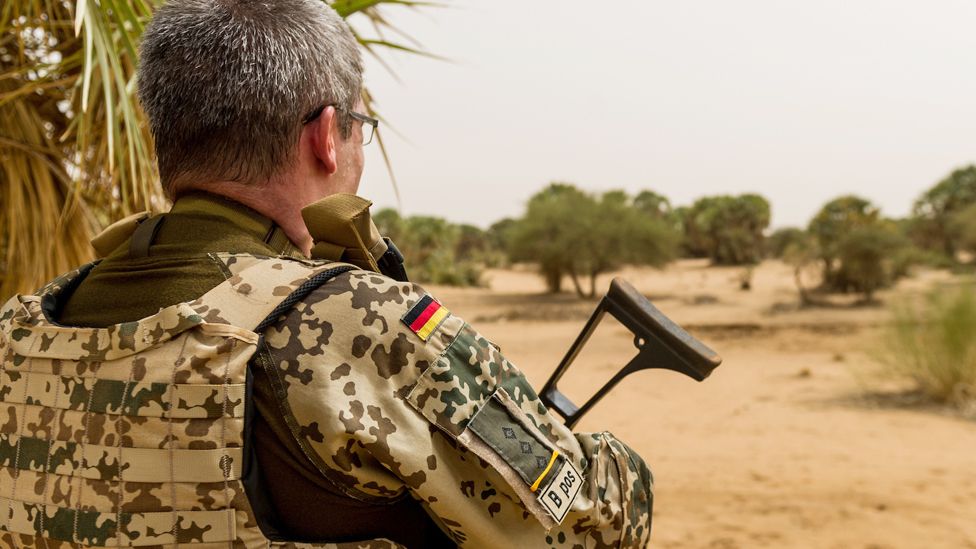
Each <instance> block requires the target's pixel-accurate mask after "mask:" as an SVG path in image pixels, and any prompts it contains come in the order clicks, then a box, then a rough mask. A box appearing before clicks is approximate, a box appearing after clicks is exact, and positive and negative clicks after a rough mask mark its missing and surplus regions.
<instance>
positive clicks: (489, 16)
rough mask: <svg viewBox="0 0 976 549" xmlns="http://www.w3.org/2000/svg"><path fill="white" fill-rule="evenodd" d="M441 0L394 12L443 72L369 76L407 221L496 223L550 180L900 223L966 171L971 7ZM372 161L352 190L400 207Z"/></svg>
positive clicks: (973, 35)
mask: <svg viewBox="0 0 976 549" xmlns="http://www.w3.org/2000/svg"><path fill="white" fill-rule="evenodd" d="M444 1H445V3H448V4H451V5H452V6H453V7H452V8H448V9H429V10H424V11H423V12H421V13H420V14H417V13H412V12H410V11H409V10H401V9H397V8H391V9H390V10H389V11H388V14H389V15H390V19H391V20H392V21H393V22H394V23H396V24H397V25H399V26H400V27H402V28H403V29H404V30H406V31H408V32H409V33H410V34H412V35H413V36H414V37H416V38H417V39H418V40H419V41H420V42H422V44H423V45H424V47H425V48H426V49H427V50H429V51H432V52H434V53H438V54H443V55H445V56H448V57H450V58H451V59H452V60H454V62H453V63H444V62H439V61H434V60H429V59H421V58H416V57H412V56H406V55H396V56H394V57H393V58H392V59H390V58H389V56H388V57H387V58H388V59H390V64H391V65H392V66H393V68H394V70H395V71H396V74H397V77H398V78H399V80H400V81H399V82H398V81H397V80H396V79H394V78H393V77H391V76H390V75H389V73H388V72H387V71H386V70H385V69H383V68H382V67H381V66H380V65H379V64H377V63H376V62H370V63H369V65H368V69H367V70H368V72H367V83H368V85H369V86H370V88H371V90H372V91H373V93H374V95H375V96H376V97H377V99H378V102H379V104H378V107H379V109H380V111H381V113H382V114H383V115H384V116H386V117H387V118H389V119H390V121H391V122H392V123H393V125H395V126H396V129H397V130H399V132H400V133H401V134H402V135H403V137H402V138H401V137H398V136H397V135H395V134H392V133H390V132H387V134H386V135H387V139H388V140H389V148H390V154H391V156H392V160H393V163H394V166H395V170H396V175H397V178H398V180H399V182H400V191H401V194H402V197H403V200H402V206H403V212H404V213H405V214H408V215H409V214H420V213H423V214H435V215H441V216H443V217H447V218H449V219H451V220H454V221H466V222H472V223H475V224H478V225H481V226H487V225H488V224H490V223H491V222H493V221H495V220H497V219H500V218H502V217H504V216H517V215H519V214H520V213H521V212H522V209H523V206H524V204H525V200H526V199H527V198H528V197H529V196H531V195H532V194H533V193H535V192H536V191H538V190H539V189H541V188H542V187H543V186H544V185H545V184H547V183H548V182H549V181H553V180H560V181H568V182H572V183H575V184H577V185H579V186H580V187H582V188H585V189H588V190H594V191H596V190H605V189H611V188H623V189H626V190H628V191H631V192H636V191H639V190H640V189H645V188H650V189H653V190H655V191H658V192H661V193H663V194H665V195H667V196H668V197H670V198H671V200H672V202H674V203H675V204H679V205H680V204H687V203H690V202H692V201H693V200H694V199H696V198H697V197H700V196H703V195H708V194H718V193H742V192H758V193H761V194H763V195H765V196H766V197H767V198H768V199H769V200H770V201H771V202H772V205H773V225H774V226H784V225H795V224H805V223H806V222H807V221H808V220H809V218H810V217H811V216H812V215H813V214H814V213H815V211H816V210H817V209H818V208H819V207H820V206H821V205H822V204H823V203H824V202H826V201H827V200H829V199H830V198H833V197H835V196H837V195H840V194H843V193H850V192H856V193H858V194H861V195H863V196H866V197H868V198H870V199H871V200H873V201H875V202H876V203H878V204H880V205H881V206H882V208H883V210H884V212H885V213H886V214H887V215H904V214H906V213H907V212H908V211H909V209H910V207H911V203H912V201H913V200H914V199H915V197H916V196H918V194H919V193H920V192H921V191H922V190H924V189H925V188H927V187H928V186H930V185H932V184H933V183H934V182H936V181H938V180H939V179H940V178H941V177H943V176H944V175H945V174H947V173H948V172H949V171H951V169H952V168H954V167H957V166H960V165H964V164H967V163H972V162H976V32H974V30H973V22H974V21H976V2H974V1H973V0H930V1H926V2H923V1H920V0H914V1H909V0H884V1H881V0H876V1H866V0H860V1H859V0H847V1H843V2H842V1H836V0H821V1H818V2H811V1H809V0H804V1H803V2H797V1H788V0H736V1H728V0H721V1H720V0H713V1H696V0H681V1H675V0H671V1H667V2H664V1H655V0H618V1H616V2H594V1H592V0H590V1H587V2H582V1H579V0H522V1H515V0H444ZM370 149H371V150H369V152H368V156H367V165H368V167H367V181H366V182H365V184H364V185H363V187H362V188H361V190H360V194H362V195H364V196H366V197H368V198H370V199H372V200H373V201H374V202H375V203H376V205H377V207H382V206H393V205H395V204H396V201H395V198H394V196H393V191H392V187H391V186H390V184H389V179H388V177H387V175H386V173H385V170H384V168H383V167H382V159H381V157H380V156H379V154H378V153H379V149H378V148H376V147H375V144H373V145H370Z"/></svg>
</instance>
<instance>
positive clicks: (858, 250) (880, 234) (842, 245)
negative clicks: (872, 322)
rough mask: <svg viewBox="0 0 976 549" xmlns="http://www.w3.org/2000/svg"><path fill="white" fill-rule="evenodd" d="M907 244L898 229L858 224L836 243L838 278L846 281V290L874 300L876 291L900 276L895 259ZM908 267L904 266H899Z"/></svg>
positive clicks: (867, 299)
mask: <svg viewBox="0 0 976 549" xmlns="http://www.w3.org/2000/svg"><path fill="white" fill-rule="evenodd" d="M905 247H906V243H905V242H904V240H903V239H902V238H901V235H900V234H898V232H896V231H895V230H892V229H891V228H890V227H886V226H884V225H869V226H865V227H857V228H855V229H854V230H852V231H851V232H850V233H848V234H847V235H845V236H843V237H842V238H841V239H840V241H839V242H838V245H837V259H838V261H839V263H840V268H839V269H838V271H837V273H836V279H837V280H840V281H843V283H844V284H845V287H843V288H842V289H843V290H845V291H855V292H859V293H861V294H863V295H864V300H865V301H872V300H873V299H874V292H876V291H877V290H879V289H881V288H884V287H886V286H888V285H890V284H891V283H892V282H894V281H895V279H896V278H897V275H898V274H899V273H898V272H896V264H895V262H894V261H893V260H892V258H895V257H897V256H898V252H899V250H901V249H903V248H905ZM898 267H899V268H901V269H906V267H904V265H898Z"/></svg>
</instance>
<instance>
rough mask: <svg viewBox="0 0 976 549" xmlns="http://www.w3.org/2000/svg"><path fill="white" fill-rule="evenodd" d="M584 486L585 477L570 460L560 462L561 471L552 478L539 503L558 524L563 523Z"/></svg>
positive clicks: (540, 495) (540, 496)
mask: <svg viewBox="0 0 976 549" xmlns="http://www.w3.org/2000/svg"><path fill="white" fill-rule="evenodd" d="M582 486H583V476H582V475H580V474H579V471H577V470H576V468H575V467H573V464H571V463H570V462H569V460H568V459H564V460H560V466H559V469H558V470H557V471H556V474H554V475H553V476H552V482H550V483H549V484H548V486H546V488H545V489H544V490H542V492H541V493H540V494H539V502H540V503H542V506H543V507H545V508H546V510H547V511H549V513H550V514H551V515H552V518H554V519H556V522H557V523H562V522H563V519H564V518H566V513H568V512H569V508H570V507H572V506H573V501H575V500H576V496H578V495H579V492H580V488H581V487H582Z"/></svg>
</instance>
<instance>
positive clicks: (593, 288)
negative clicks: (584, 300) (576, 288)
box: [590, 272, 600, 298]
mask: <svg viewBox="0 0 976 549" xmlns="http://www.w3.org/2000/svg"><path fill="white" fill-rule="evenodd" d="M598 274H600V273H599V272H592V273H590V297H591V298H593V297H596V275H598Z"/></svg>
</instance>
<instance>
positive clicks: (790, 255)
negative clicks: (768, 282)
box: [781, 231, 820, 306]
mask: <svg viewBox="0 0 976 549" xmlns="http://www.w3.org/2000/svg"><path fill="white" fill-rule="evenodd" d="M793 234H794V237H795V238H790V239H789V240H790V241H789V243H788V244H786V246H785V247H784V248H783V253H782V255H781V257H782V259H783V261H785V262H786V263H787V264H789V265H790V266H791V267H793V283H794V284H795V285H796V291H797V292H798V293H799V295H800V304H801V305H803V306H806V305H812V304H814V300H813V298H812V296H811V295H810V291H809V290H808V289H807V287H806V285H805V284H804V283H803V273H804V272H805V271H806V270H807V268H808V267H810V266H811V265H812V264H813V263H815V262H816V261H817V260H818V259H819V258H820V250H819V246H818V245H817V239H816V238H814V237H813V236H812V235H811V234H810V233H808V232H806V231H799V232H798V233H793Z"/></svg>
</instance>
